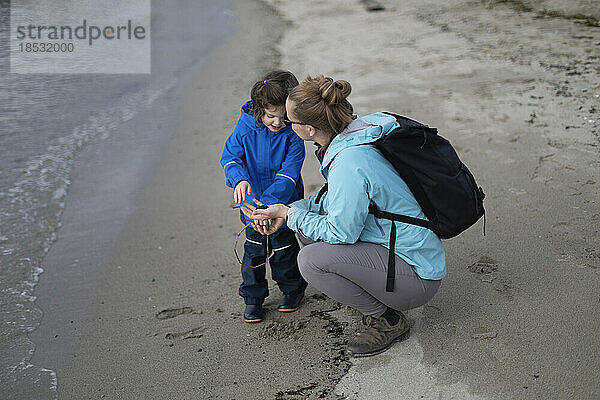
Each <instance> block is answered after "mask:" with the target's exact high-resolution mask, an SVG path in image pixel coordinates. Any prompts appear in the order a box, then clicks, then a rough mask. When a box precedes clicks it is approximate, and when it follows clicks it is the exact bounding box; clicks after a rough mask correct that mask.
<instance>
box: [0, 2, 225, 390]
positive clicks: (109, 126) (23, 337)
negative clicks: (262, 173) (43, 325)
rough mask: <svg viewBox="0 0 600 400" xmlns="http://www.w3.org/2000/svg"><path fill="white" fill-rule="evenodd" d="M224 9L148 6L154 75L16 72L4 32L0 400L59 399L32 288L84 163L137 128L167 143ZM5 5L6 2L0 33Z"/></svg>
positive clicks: (218, 37) (220, 5)
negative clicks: (44, 358) (41, 355)
mask: <svg viewBox="0 0 600 400" xmlns="http://www.w3.org/2000/svg"><path fill="white" fill-rule="evenodd" d="M65 1H67V0H65ZM227 6H228V3H227V2H224V1H221V0H169V1H152V27H151V32H152V73H151V74H150V75H141V74H127V75H107V74H84V75H75V74H73V75H67V74H57V75H55V74H48V75H42V74H31V75H18V74H10V73H8V71H9V65H8V60H9V57H8V48H7V45H8V43H7V31H6V30H5V29H2V30H0V31H1V32H2V33H1V35H3V36H2V37H0V152H1V153H0V155H1V157H0V171H2V172H1V174H0V388H1V389H0V394H1V396H0V397H2V398H22V397H20V396H21V395H22V393H37V395H36V396H35V398H57V396H58V395H57V376H56V374H55V373H54V372H53V371H52V370H51V369H48V368H46V367H45V366H43V365H32V364H31V363H30V360H31V358H32V355H33V353H34V351H35V344H34V343H32V342H31V340H29V337H28V333H30V332H32V331H33V330H35V329H36V328H37V327H38V326H39V324H40V321H41V319H42V317H43V315H42V312H41V310H40V309H39V308H38V307H37V306H36V303H35V300H36V297H35V288H36V285H37V283H38V281H39V280H40V278H41V279H43V275H42V274H43V271H44V269H43V268H44V264H43V260H44V256H45V255H46V254H47V253H48V251H49V249H50V248H51V246H52V244H53V243H54V241H55V240H56V237H57V232H58V231H59V229H60V227H61V215H62V213H63V210H64V209H65V199H66V197H67V193H68V191H69V185H70V180H71V177H72V174H73V168H74V165H75V164H76V161H77V159H78V156H79V155H80V154H81V153H82V151H83V150H84V149H87V150H89V149H90V148H93V146H100V145H101V144H102V143H103V142H106V141H115V142H117V143H118V142H119V141H123V142H128V141H129V142H131V140H133V139H132V138H134V137H136V135H138V136H139V135H140V132H135V131H132V129H131V127H132V126H134V127H138V128H141V127H143V129H144V132H143V136H144V137H145V138H150V139H149V140H150V141H151V142H152V143H165V141H166V140H167V139H168V136H170V135H171V134H172V133H173V129H167V127H171V126H172V125H173V124H172V120H173V119H174V115H176V107H177V105H178V99H179V97H180V93H181V91H182V89H183V87H184V86H185V85H186V84H187V83H189V82H190V80H191V79H192V78H193V76H194V75H195V74H196V73H197V72H198V71H199V70H200V68H201V67H202V63H203V61H204V60H205V59H206V57H207V55H208V54H209V53H210V51H211V50H213V49H214V48H215V47H216V46H217V45H218V44H219V43H221V42H222V41H224V40H225V39H226V38H227V37H228V36H229V33H230V32H231V30H232V29H233V28H234V21H233V15H232V13H231V11H229V10H228V9H227ZM9 7H10V3H9V2H6V1H1V0H0V26H2V27H3V28H4V27H6V26H8V23H9V19H10V8H9ZM65 8H67V9H68V7H65ZM115 12H118V10H115ZM149 116H150V117H149ZM149 118H151V120H149ZM136 119H139V120H140V121H138V122H137V123H136ZM170 122H171V123H170ZM40 275H41V276H40Z"/></svg>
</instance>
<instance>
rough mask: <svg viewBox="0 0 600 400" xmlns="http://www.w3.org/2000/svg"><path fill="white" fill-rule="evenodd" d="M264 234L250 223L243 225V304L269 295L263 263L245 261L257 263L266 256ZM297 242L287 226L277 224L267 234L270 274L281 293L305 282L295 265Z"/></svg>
mask: <svg viewBox="0 0 600 400" xmlns="http://www.w3.org/2000/svg"><path fill="white" fill-rule="evenodd" d="M266 239H267V236H265V235H261V234H260V233H258V232H256V231H255V230H254V229H252V228H251V227H247V228H246V243H245V244H244V258H243V261H242V262H243V263H244V264H246V265H242V279H243V281H242V284H241V285H240V290H239V294H240V296H242V297H243V298H244V302H245V303H246V304H262V303H263V301H264V299H265V298H266V297H267V296H268V295H269V286H268V284H267V280H266V279H265V272H266V268H265V265H263V266H260V267H258V268H250V267H248V266H247V265H252V266H254V265H259V264H262V263H264V262H265V258H266V256H267V254H266V251H267V246H266ZM299 250H300V246H299V245H298V241H297V240H296V236H295V235H294V232H293V231H292V230H290V229H289V228H281V229H279V230H278V231H277V232H275V233H273V234H271V235H269V251H270V252H271V254H273V255H272V257H271V258H270V259H269V265H270V266H271V276H272V278H273V280H274V281H275V282H277V285H278V286H279V289H280V290H281V291H282V292H283V293H284V294H296V293H299V292H303V291H304V290H305V289H306V286H307V283H306V281H305V280H304V279H303V278H302V275H300V270H299V269H298V260H297V257H298V251H299Z"/></svg>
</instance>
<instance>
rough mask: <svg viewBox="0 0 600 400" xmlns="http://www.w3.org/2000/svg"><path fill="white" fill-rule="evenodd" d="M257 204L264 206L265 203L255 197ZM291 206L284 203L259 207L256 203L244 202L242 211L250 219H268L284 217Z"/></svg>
mask: <svg viewBox="0 0 600 400" xmlns="http://www.w3.org/2000/svg"><path fill="white" fill-rule="evenodd" d="M253 200H254V202H255V203H256V205H257V206H263V204H262V203H261V202H260V201H258V200H256V199H253ZM289 209H290V208H289V207H288V206H286V205H284V204H273V205H270V206H268V207H267V208H257V207H255V206H254V205H252V204H250V203H247V202H244V204H243V205H242V207H241V210H242V212H243V213H244V214H245V215H246V216H247V217H248V218H250V219H253V220H257V221H264V220H268V219H277V218H283V219H284V220H285V217H286V215H287V212H288V210H289Z"/></svg>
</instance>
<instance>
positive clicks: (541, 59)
mask: <svg viewBox="0 0 600 400" xmlns="http://www.w3.org/2000/svg"><path fill="white" fill-rule="evenodd" d="M267 3H270V4H271V5H274V6H275V7H277V9H278V10H279V12H280V13H281V14H276V13H274V11H273V9H271V8H268V7H265V6H264V5H262V4H260V3H254V2H246V1H235V2H233V11H234V12H235V13H236V15H238V16H240V15H242V16H245V18H241V19H238V22H239V31H238V32H237V33H236V34H235V35H234V37H233V38H232V39H231V40H229V41H228V42H227V43H226V44H225V45H224V46H222V47H220V48H219V49H218V50H217V51H216V52H215V53H214V54H213V56H212V57H211V59H210V61H209V62H208V63H207V64H206V65H205V68H204V70H203V71H202V73H201V74H200V76H198V78H197V79H196V80H195V82H194V83H193V84H192V85H191V87H190V88H189V90H188V91H187V92H186V94H185V96H184V98H183V100H182V106H181V119H180V125H179V128H178V132H177V135H176V136H175V138H174V139H173V140H172V142H171V144H170V146H169V149H168V151H167V153H166V155H165V157H164V159H163V161H162V163H161V165H160V166H159V168H158V169H157V172H156V174H155V175H154V177H153V178H152V179H151V180H150V182H149V184H148V186H147V187H146V188H145V189H144V191H143V192H142V193H141V195H140V196H139V199H138V201H137V208H136V211H135V213H134V214H133V215H132V217H130V218H129V220H128V222H127V228H126V229H125V231H124V232H123V233H122V234H121V235H120V237H119V240H118V245H117V247H116V250H115V251H114V254H113V256H112V257H111V258H110V261H109V262H107V265H106V267H105V268H104V272H103V273H102V274H101V275H102V276H100V277H99V278H98V280H99V281H100V282H101V283H100V284H99V285H98V287H97V288H95V289H94V290H93V296H92V294H90V297H91V298H93V300H94V304H95V306H94V308H93V310H89V309H88V310H87V311H85V312H83V313H82V315H84V317H82V320H81V321H78V322H79V323H80V324H79V325H78V329H76V330H75V329H72V327H70V326H69V322H68V321H66V322H65V325H67V327H68V329H67V328H65V327H64V326H63V325H60V324H55V326H58V328H56V329H62V330H61V331H60V334H61V335H63V334H64V335H67V337H68V338H69V340H70V344H69V349H70V351H72V353H73V354H75V355H76V357H73V356H72V354H69V357H67V356H65V355H64V354H62V355H56V354H54V355H52V352H50V351H46V352H44V351H40V353H41V354H38V355H37V357H38V360H37V362H36V364H38V365H44V366H48V367H51V368H53V367H54V368H53V369H55V370H56V372H57V374H58V382H59V392H60V394H61V397H62V398H65V399H84V398H107V399H139V398H156V399H159V398H160V399H162V398H164V399H167V398H168V399H189V398H199V399H210V398H214V399H274V398H284V399H302V398H311V399H314V398H317V397H322V398H328V399H336V398H348V399H393V398H408V399H420V398H426V399H434V398H435V399H439V398H443V399H447V398H457V399H463V398H490V399H492V398H498V399H521V398H540V399H564V398H582V399H583V398H590V399H591V398H599V397H600V383H599V382H600V379H599V373H598V371H600V360H599V354H600V338H599V335H600V323H599V322H598V321H600V318H599V317H600V312H599V311H598V309H599V308H600V297H599V294H598V293H600V283H599V279H598V267H599V266H600V251H599V250H598V248H599V244H600V239H599V237H600V233H599V228H598V226H599V225H600V207H599V205H598V199H599V198H600V196H599V185H600V173H599V171H600V169H599V167H600V157H599V145H600V140H599V136H598V135H599V129H598V125H599V124H600V122H592V121H595V119H596V118H598V115H599V114H598V110H599V109H600V100H599V97H600V87H599V85H600V78H599V77H598V76H599V74H598V72H599V71H598V65H599V63H598V61H599V55H600V54H599V53H600V52H599V48H600V47H599V46H600V32H599V28H598V27H597V26H591V25H593V19H590V18H589V17H594V18H597V17H598V15H597V10H596V11H594V9H593V7H587V6H586V2H584V1H580V2H576V3H575V4H576V5H577V7H581V8H582V9H584V10H585V11H586V13H587V14H586V15H587V17H586V18H583V17H582V18H579V19H573V18H565V16H571V17H572V16H574V15H576V14H579V13H582V11H581V10H579V9H576V10H575V11H572V12H570V11H569V12H563V13H562V14H560V13H552V12H548V10H552V5H553V4H554V3H556V2H554V3H553V2H551V1H547V2H544V1H538V2H529V3H527V4H528V5H527V7H529V8H528V10H530V11H523V4H525V2H469V1H459V0H451V1H447V2H444V3H443V5H440V2H436V1H433V0H423V1H417V0H407V1H403V2H395V1H391V0H390V1H381V4H382V5H384V6H385V7H386V10H385V11H382V12H376V13H368V12H366V11H365V10H364V8H363V7H362V6H361V4H360V3H359V2H358V1H341V0H331V1H319V0H311V1H302V2H297V1H291V0H277V1H269V2H267ZM590 4H591V3H590ZM536 7H537V8H536ZM540 10H542V11H540ZM543 10H546V11H543ZM567 11H568V10H567ZM594 13H596V14H594ZM560 15H562V16H560ZM282 17H283V18H284V19H282ZM259 20H260V21H267V20H268V21H269V23H268V24H266V25H263V24H260V23H258V21H259ZM590 21H591V23H590ZM580 22H584V23H580ZM286 25H287V26H288V28H287V29H286V30H285V32H284V31H283V28H284V26H286ZM280 33H284V35H283V37H282V38H281V37H280ZM278 43H279V44H278ZM259 44H260V45H259ZM276 66H281V67H283V68H286V69H290V70H292V71H293V72H295V73H296V74H297V76H298V77H300V78H301V77H303V76H305V75H306V74H311V75H314V74H316V73H324V74H326V75H330V76H333V77H335V78H337V79H346V80H348V81H350V82H351V83H352V85H353V88H354V89H353V94H352V96H351V98H350V100H351V102H352V103H353V104H354V105H355V109H356V112H358V113H359V114H366V113H369V112H374V111H379V110H388V111H395V112H398V113H401V114H405V115H408V116H411V117H413V118H416V119H418V120H421V121H423V122H425V123H428V124H430V125H433V126H437V127H438V128H439V129H440V132H441V133H442V134H443V135H444V136H446V137H447V138H449V139H450V140H451V141H452V142H453V143H454V144H455V147H456V149H457V150H458V152H459V154H460V155H461V157H462V158H463V160H464V161H465V163H466V164H467V165H468V166H469V167H470V168H471V170H472V171H473V172H474V174H475V176H476V178H477V180H478V183H479V184H480V185H482V186H483V188H484V190H485V192H486V194H487V197H486V201H485V205H486V209H487V221H486V236H485V237H483V236H482V235H481V230H482V223H479V224H478V225H477V226H475V227H473V228H471V229H470V230H469V231H468V232H466V233H464V234H463V235H461V236H459V237H458V238H455V239H453V240H449V241H446V242H445V245H446V249H447V256H448V276H447V278H446V279H445V280H444V282H443V285H442V287H441V289H440V291H439V292H438V294H437V295H436V297H435V298H434V299H433V301H432V302H431V303H430V304H428V305H427V306H425V307H423V308H420V309H417V310H412V311H410V312H409V313H408V314H409V317H410V319H411V321H412V323H413V324H414V329H413V335H412V337H411V339H409V340H408V341H407V342H404V343H401V344H397V345H395V346H394V347H393V348H392V349H391V350H390V351H388V352H386V353H384V354H382V355H379V356H376V357H372V358H369V359H364V360H349V359H348V357H347V355H346V353H345V352H344V341H345V340H347V339H348V337H350V335H352V334H353V331H354V327H355V325H356V315H355V314H353V313H352V312H350V311H349V310H347V309H346V308H344V307H341V308H340V306H339V305H338V304H336V303H335V302H333V301H331V300H328V299H327V298H325V297H324V296H322V295H319V294H318V293H316V292H315V291H314V290H312V289H311V290H309V295H308V301H307V302H306V304H305V305H304V306H303V307H302V308H301V309H300V310H299V311H298V312H296V313H293V314H289V315H281V314H278V313H277V312H276V311H273V309H274V308H275V306H276V304H277V302H278V300H279V296H278V290H277V288H276V287H275V286H272V287H271V289H272V290H271V293H272V295H271V296H270V297H269V299H268V301H267V303H266V306H267V308H268V309H269V312H268V313H267V318H266V321H265V322H264V323H262V324H258V325H249V324H244V323H243V322H242V320H241V315H240V312H241V311H242V309H243V304H242V300H241V299H240V298H239V296H237V287H238V285H239V282H240V276H239V267H238V266H237V265H236V264H235V261H234V257H233V254H232V251H231V247H232V242H233V233H234V232H235V231H237V230H238V229H239V228H240V224H239V220H238V218H237V215H236V214H235V213H234V212H232V211H231V210H230V209H229V205H230V204H231V195H230V192H229V191H227V190H226V189H225V187H224V184H223V182H224V177H223V174H222V171H221V170H220V168H219V165H218V160H219V157H220V152H221V149H222V144H223V142H224V140H225V138H226V136H227V135H228V133H229V132H230V130H231V129H232V128H233V126H234V124H235V121H236V119H237V116H238V115H239V107H240V105H241V103H242V101H243V99H244V98H245V97H246V96H247V93H248V91H249V88H250V85H251V83H252V81H253V80H255V79H256V78H257V77H258V75H260V73H262V72H263V71H265V70H267V69H271V68H273V67H276ZM307 149H308V150H309V152H308V155H307V162H306V164H305V167H304V177H305V181H306V187H307V189H308V191H309V192H311V193H314V192H315V191H316V190H318V188H319V185H320V182H321V178H320V177H319V176H318V173H317V166H316V162H315V160H314V157H313V156H312V154H311V153H312V151H310V150H312V149H311V148H310V146H307ZM67 207H68V205H67ZM59 240H60V238H59ZM91 293H92V292H91ZM55 306H56V307H57V309H60V302H58V301H57V304H56V305H55ZM67 319H68V318H67ZM63 322H64V321H63ZM44 326H45V325H44V323H42V327H41V328H40V330H39V331H38V332H37V333H36V335H37V340H38V341H37V342H36V343H38V344H39V341H40V340H42V341H46V343H45V345H46V346H45V347H46V348H47V347H48V345H49V344H51V343H52V340H53V336H54V331H52V329H50V328H48V325H46V327H44ZM61 326H62V328H60V327H61ZM65 346H66V345H65ZM41 347H42V348H43V347H44V346H43V345H42V346H41ZM59 349H60V348H59ZM63 349H64V348H63ZM49 360H52V361H55V363H54V364H48V363H47V361H49ZM56 360H60V361H56ZM350 361H352V362H353V364H354V366H352V368H350V366H351V365H350ZM348 368H350V372H349V374H348V375H346V376H345V377H344V378H343V379H342V380H341V382H339V384H338V381H339V379H340V378H341V377H342V375H344V373H345V372H346V371H347V370H348ZM336 384H337V387H335V386H336ZM334 392H335V393H334Z"/></svg>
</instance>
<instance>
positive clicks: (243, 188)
mask: <svg viewBox="0 0 600 400" xmlns="http://www.w3.org/2000/svg"><path fill="white" fill-rule="evenodd" d="M250 193H251V192H250V182H248V181H240V182H239V183H238V184H237V185H235V189H233V201H234V202H235V203H236V204H241V203H242V202H243V201H244V200H246V194H248V196H250Z"/></svg>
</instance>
